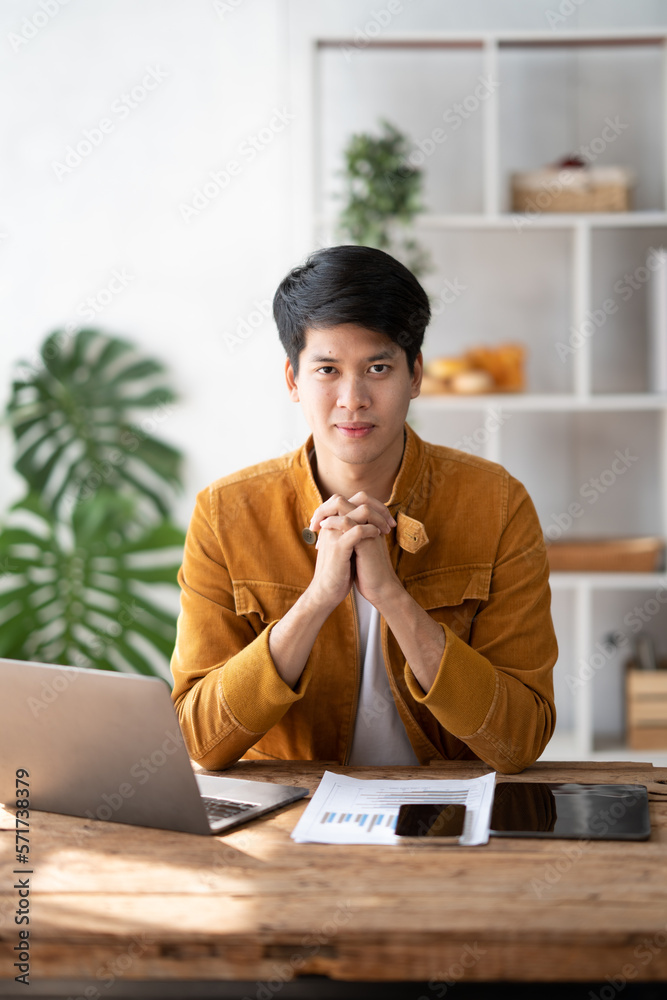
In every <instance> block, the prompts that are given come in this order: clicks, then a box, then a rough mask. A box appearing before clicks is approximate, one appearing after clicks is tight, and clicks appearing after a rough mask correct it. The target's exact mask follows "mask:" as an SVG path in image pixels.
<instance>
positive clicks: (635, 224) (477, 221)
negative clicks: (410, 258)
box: [414, 209, 667, 232]
mask: <svg viewBox="0 0 667 1000" xmlns="http://www.w3.org/2000/svg"><path fill="white" fill-rule="evenodd" d="M414 223H415V226H416V227H417V228H419V229H510V230H512V229H513V230H516V231H517V232H522V231H524V230H525V229H526V228H527V227H531V228H533V229H572V228H575V227H576V226H582V225H586V226H589V227H590V228H591V229H614V228H618V229H633V228H634V229H644V228H653V227H656V226H667V212H664V211H661V210H658V209H652V210H650V211H648V210H647V211H645V212H541V211H536V212H499V213H498V214H497V215H490V214H484V213H479V214H464V213H455V212H454V213H449V214H446V215H438V214H437V213H423V214H422V215H417V216H416V217H415V220H414Z"/></svg>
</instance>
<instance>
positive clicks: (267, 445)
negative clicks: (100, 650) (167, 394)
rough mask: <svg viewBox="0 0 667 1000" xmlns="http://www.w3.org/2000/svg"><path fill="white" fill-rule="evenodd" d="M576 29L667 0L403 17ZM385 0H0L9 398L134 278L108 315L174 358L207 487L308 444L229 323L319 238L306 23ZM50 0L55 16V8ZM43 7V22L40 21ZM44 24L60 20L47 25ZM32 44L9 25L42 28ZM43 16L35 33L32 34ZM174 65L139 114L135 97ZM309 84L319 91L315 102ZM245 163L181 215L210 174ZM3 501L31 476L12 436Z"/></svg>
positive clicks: (362, 20) (537, 3)
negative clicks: (56, 334)
mask: <svg viewBox="0 0 667 1000" xmlns="http://www.w3.org/2000/svg"><path fill="white" fill-rule="evenodd" d="M567 3H569V7H570V8H571V9H573V11H574V13H572V14H571V15H568V16H564V17H563V22H562V23H559V24H558V27H560V28H562V29H563V30H568V29H570V28H575V27H582V26H591V27H601V26H607V27H611V26H637V27H638V26H642V27H644V26H645V27H648V26H662V25H664V24H665V23H667V6H666V5H664V4H663V3H661V2H660V0H644V2H640V0H580V2H579V3H577V2H576V0H551V2H549V0H477V2H473V0H468V2H466V3H465V4H462V3H461V2H459V0H446V2H441V0H403V3H402V6H401V13H400V16H397V17H396V18H395V23H394V24H392V28H393V29H395V30H408V29H411V28H421V29H427V28H441V29H459V30H473V29H483V28H494V29H495V28H507V29H514V28H527V29H528V28H530V29H548V28H549V27H550V22H549V19H548V15H549V12H551V15H552V18H551V19H552V20H553V16H554V15H555V16H558V17H560V16H561V15H560V14H559V13H558V12H559V7H560V8H562V9H563V10H567V9H568V7H567V6H564V4H567ZM385 7H386V4H385V2H384V0H374V2H372V0H371V2H368V0H363V2H361V0H319V2H318V0H227V2H225V0H207V2H205V0H199V2H190V3H186V2H185V0H181V2H179V0H142V2H140V3H139V2H137V0H134V2H133V0H96V2H94V3H92V2H88V3H85V2H84V0H69V2H68V3H67V4H65V5H64V6H62V7H61V6H59V3H58V0H17V2H11V3H9V2H6V3H4V4H2V6H1V7H0V45H1V46H2V58H1V59H0V92H1V93H2V94H3V97H4V100H3V102H2V108H1V110H0V129H1V134H2V138H3V141H2V145H1V147H0V158H1V163H2V169H1V173H0V176H1V181H2V192H3V195H4V198H3V202H2V205H1V206H0V234H1V236H0V268H1V271H0V274H1V276H0V309H1V311H2V327H1V331H2V332H1V333H0V405H2V406H4V403H5V401H6V398H7V391H8V384H9V379H10V372H11V366H12V364H13V363H14V362H15V361H16V360H18V359H21V358H30V357H31V356H32V355H33V353H34V351H35V348H36V346H37V345H38V344H39V342H40V341H41V340H42V339H43V337H44V336H45V335H46V334H47V333H48V332H49V331H51V330H52V329H55V328H56V327H59V326H63V325H65V324H67V323H75V322H77V321H80V319H81V316H80V312H79V311H78V307H79V306H80V304H81V303H82V302H83V301H84V300H85V299H86V298H87V297H88V296H97V295H98V294H99V293H100V292H101V291H103V290H104V289H105V288H106V286H107V285H108V283H109V281H110V279H111V277H112V272H113V271H114V269H117V270H120V271H124V272H125V273H126V275H128V276H131V280H129V282H128V284H127V287H125V288H124V289H123V290H122V291H121V292H120V293H119V294H118V295H116V296H114V298H113V301H111V302H110V303H109V304H108V305H107V306H106V307H105V308H104V309H103V310H102V311H100V312H99V314H98V316H97V319H96V322H97V323H98V325H100V326H102V327H103V328H105V329H107V330H109V331H110V332H113V333H116V334H119V335H122V336H127V337H129V338H131V339H132V340H134V341H135V342H137V343H138V344H139V345H140V346H141V347H142V349H144V350H145V351H147V352H149V353H151V354H155V355H157V356H159V357H161V358H162V359H164V361H165V362H166V363H167V365H168V366H169V367H170V368H171V370H172V372H173V378H174V382H175V384H176V386H177V388H178V391H179V392H180V395H181V403H180V405H179V407H178V408H177V409H176V411H175V412H174V414H173V415H172V416H171V417H170V418H169V419H168V421H165V422H164V423H163V424H162V433H163V436H164V437H165V438H166V439H167V440H169V441H171V442H173V443H175V444H177V445H179V446H180V447H182V448H183V449H184V450H185V451H186V454H187V482H186V493H185V496H184V497H183V499H182V501H181V504H180V506H179V510H178V517H179V519H180V520H181V521H182V523H183V524H185V523H187V518H188V515H189V511H190V509H191V507H192V501H193V498H194V494H195V492H196V491H197V490H198V489H200V488H201V487H202V486H204V485H205V484H206V483H207V482H209V481H210V480H212V479H213V478H215V477H216V476H218V475H221V474H224V473H226V472H229V471H232V470H233V469H235V468H238V467H240V466H242V465H246V464H249V463H251V462H254V461H258V460H260V459H262V458H265V457H268V456H270V455H272V454H276V453H279V452H282V451H285V450H287V449H288V448H291V447H294V446H295V445H296V444H297V443H298V442H299V441H300V440H301V439H302V438H303V436H304V434H305V426H304V424H303V421H302V419H301V418H300V416H299V415H298V413H297V411H296V408H295V407H294V406H293V404H290V403H289V402H288V400H287V397H286V393H285V390H284V388H283V380H282V360H283V355H282V350H281V348H280V345H279V342H278V339H277V335H276V332H275V329H274V326H273V323H272V322H271V321H270V320H269V319H266V320H264V321H263V322H262V323H261V324H259V325H258V326H257V328H256V329H255V330H254V332H253V333H252V335H251V336H249V337H248V338H247V339H246V340H245V341H244V342H243V343H241V344H240V345H238V346H237V347H236V348H235V349H234V350H233V351H232V350H230V348H229V347H228V346H227V345H226V342H225V335H226V334H230V333H234V332H235V330H236V329H237V327H238V325H239V323H240V322H241V321H242V320H246V321H247V320H248V319H249V318H251V319H253V318H256V317H251V314H252V313H253V312H254V311H255V310H256V303H260V305H264V307H266V303H267V302H268V301H269V300H270V299H271V297H272V295H273V291H274V289H275V286H276V284H277V283H278V281H279V280H280V278H281V277H282V276H283V274H284V273H285V272H286V270H287V269H288V268H289V267H290V266H291V265H292V264H293V263H295V262H296V261H297V260H298V259H300V258H301V257H302V256H303V255H305V253H307V252H308V250H310V249H311V247H310V246H309V245H307V237H306V236H305V233H306V231H307V228H306V226H305V225H304V220H305V219H306V218H307V213H308V205H307V204H304V201H303V197H302V192H301V189H300V184H299V182H298V181H299V178H300V177H301V176H302V174H303V171H302V169H301V168H302V163H301V157H302V155H303V150H302V147H301V145H300V142H299V135H300V134H302V133H303V121H302V120H300V119H299V114H303V113H304V110H303V109H304V107H305V103H304V95H302V94H299V93H298V89H296V87H295V81H296V79H297V74H296V73H295V72H291V75H290V71H291V70H294V69H295V68H297V69H298V65H299V60H300V58H301V52H302V51H303V49H302V46H303V44H304V42H305V40H306V38H307V37H308V35H309V34H310V33H317V32H324V31H328V32H335V31H340V32H344V33H345V34H348V35H349V34H352V35H353V36H354V34H355V32H356V31H357V30H359V31H363V30H364V26H365V25H366V24H367V23H368V22H369V20H371V19H372V18H373V16H374V15H375V14H376V13H377V11H379V10H382V9H384V8H385ZM45 8H46V13H45ZM26 19H28V21H26ZM44 21H46V22H47V23H44V24H43V23H42V22H44ZM29 22H34V23H35V24H37V29H36V30H34V31H32V34H34V37H32V38H30V39H29V40H27V41H25V42H17V40H16V38H12V36H20V34H21V32H22V31H23V32H24V33H26V34H28V33H30V32H31V27H30V23H29ZM33 27H34V26H33ZM151 68H152V69H153V70H156V72H157V75H158V77H160V76H162V75H164V79H162V80H161V82H159V83H158V84H157V85H156V86H155V89H154V90H153V91H151V92H147V94H146V98H145V100H144V101H142V103H141V104H140V105H139V106H137V107H135V108H133V109H131V110H130V111H129V113H124V112H121V111H119V110H117V109H118V108H119V105H118V103H117V102H118V101H119V100H120V101H121V102H122V100H123V97H122V95H123V94H124V93H126V92H128V91H131V90H132V88H134V87H136V86H138V85H140V84H141V81H142V78H143V77H144V76H145V74H146V73H147V72H148V70H149V69H151ZM306 96H307V95H306ZM275 109H279V110H280V111H284V112H286V114H285V115H284V117H288V116H289V115H291V114H294V115H295V118H294V121H293V122H288V123H287V124H286V125H285V126H284V128H283V129H282V131H280V132H277V131H276V132H275V134H274V137H273V138H272V140H271V141H270V142H268V143H267V144H266V145H265V146H264V147H263V148H262V149H261V151H259V152H258V153H257V155H256V156H255V157H254V158H253V159H252V160H251V159H250V157H249V154H248V153H245V152H244V150H246V149H247V148H248V147H247V145H245V144H247V143H248V141H249V140H250V139H251V137H252V136H253V135H255V134H257V133H258V132H259V130H260V129H263V128H266V127H268V126H269V124H270V123H271V121H272V119H273V121H274V123H275V124H278V122H277V120H276V119H275V118H274V114H275ZM103 118H107V119H109V120H110V121H111V123H112V126H113V128H112V131H111V132H109V133H108V134H106V135H104V138H103V140H102V141H101V142H100V143H99V145H98V146H97V147H96V148H94V149H93V150H92V152H91V153H90V155H89V156H86V157H85V158H84V159H83V160H82V162H81V163H80V164H79V165H78V166H76V167H75V168H74V169H72V171H71V172H70V173H67V174H65V175H64V176H61V177H60V179H59V178H58V177H57V176H56V172H55V170H54V167H53V163H54V161H59V162H62V161H63V157H64V155H65V151H66V147H67V146H68V145H74V146H76V144H77V143H78V142H79V141H80V140H81V139H82V138H83V134H84V130H86V129H92V128H94V127H95V126H97V125H98V123H99V122H100V119H103ZM230 160H236V161H237V162H238V163H239V164H240V173H239V174H238V175H237V176H235V177H233V178H231V180H230V183H229V184H228V186H227V187H226V188H225V189H224V190H222V191H220V192H219V193H218V194H217V196H216V197H214V198H213V199H211V200H210V201H209V203H208V205H207V207H206V208H205V209H203V210H202V211H201V212H200V214H199V215H198V216H197V217H196V218H194V219H192V220H191V221H190V222H189V223H186V221H184V219H183V218H182V215H181V211H180V206H181V205H182V204H185V203H191V202H192V198H193V194H194V191H195V189H196V188H198V187H201V186H202V185H203V184H205V183H206V182H207V181H208V180H209V179H210V178H209V172H210V171H219V170H220V169H222V168H223V167H224V166H225V164H227V163H228V162H229V161H230ZM0 448H1V449H2V451H1V454H0V510H3V509H4V508H5V507H6V505H7V503H8V502H9V500H10V499H15V498H16V497H17V496H18V495H19V493H20V489H21V483H20V481H18V480H17V479H16V478H15V477H13V475H12V474H11V470H10V467H11V441H10V438H9V435H8V433H7V431H6V429H3V430H2V431H0Z"/></svg>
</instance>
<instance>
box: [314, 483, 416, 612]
mask: <svg viewBox="0 0 667 1000" xmlns="http://www.w3.org/2000/svg"><path fill="white" fill-rule="evenodd" d="M395 526H396V521H395V520H394V518H393V517H392V515H391V513H390V512H389V511H388V510H387V508H386V507H385V505H384V504H383V503H381V501H380V500H376V499H375V497H372V496H370V495H369V494H368V493H365V492H363V491H362V492H360V493H355V494H354V496H352V497H350V498H349V499H346V498H345V497H343V496H341V495H340V494H334V495H333V496H331V497H329V499H328V500H326V501H325V502H324V503H323V504H320V506H319V507H318V508H317V510H316V511H315V513H314V514H313V516H312V518H311V521H310V527H311V529H312V530H313V531H319V536H318V539H317V544H316V548H317V550H318V554H317V563H316V566H315V573H314V576H313V583H312V586H313V587H314V588H315V589H316V590H320V591H321V594H322V598H323V599H325V600H326V599H328V601H329V602H330V603H331V604H332V606H337V605H338V604H340V602H341V601H342V600H344V599H345V597H347V595H348V593H349V591H350V588H351V587H352V584H353V583H355V584H356V586H357V589H358V591H359V593H360V594H361V595H362V596H363V597H365V598H366V600H367V601H370V603H371V604H373V605H374V606H375V607H376V608H378V610H379V611H381V610H382V607H381V606H382V604H383V602H384V601H386V600H389V599H390V598H391V596H392V595H394V594H395V593H396V589H397V588H399V589H400V590H402V589H403V587H402V585H401V583H400V581H399V579H398V577H397V576H396V574H395V572H394V568H393V566H392V564H391V559H390V556H389V549H388V547H387V543H386V541H385V536H386V535H388V534H389V533H390V532H391V530H392V528H394V527H395Z"/></svg>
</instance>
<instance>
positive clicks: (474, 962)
mask: <svg viewBox="0 0 667 1000" xmlns="http://www.w3.org/2000/svg"><path fill="white" fill-rule="evenodd" d="M325 769H329V770H333V771H338V772H340V773H346V774H351V775H354V776H355V777H361V778H371V777H372V778H382V777H394V778H395V777H401V778H423V777H424V768H419V767H390V768H389V767H388V768H363V767H341V766H339V765H337V764H334V763H331V764H326V763H321V762H319V763H312V762H299V761H297V762H269V761H266V762H265V761H247V762H239V763H238V764H235V765H234V766H232V767H230V768H229V769H228V770H227V771H225V774H226V775H229V776H231V777H249V778H254V779H259V780H263V781H278V782H282V783H285V784H296V785H307V786H308V787H309V788H310V789H311V792H312V791H314V790H315V788H316V787H317V785H318V783H319V780H320V778H321V776H322V774H323V772H324V770H325ZM486 771H488V768H487V767H485V766H484V765H482V764H475V763H471V762H451V763H448V762H439V763H437V764H434V765H432V766H431V767H430V768H429V769H428V774H429V775H432V776H433V777H438V778H445V777H449V778H470V777H476V776H478V775H480V774H483V773H485V772H486ZM498 780H499V781H502V780H512V781H580V782H581V781H584V782H585V781H593V782H601V783H606V782H610V783H633V782H638V783H641V784H645V785H646V786H647V788H648V790H649V800H650V810H651V823H652V833H651V838H650V840H648V841H646V842H642V843H627V842H620V841H603V842H599V841H596V842H587V841H565V840H563V841H557V840H552V841H546V840H539V839H528V840H524V839H500V838H498V839H496V838H492V840H491V842H490V843H489V844H488V845H486V846H483V847H468V848H464V847H455V848H448V849H443V848H442V847H438V846H431V845H429V844H424V845H419V846H417V847H416V846H414V845H410V846H408V845H405V846H403V845H402V846H400V847H377V846H371V845H368V846H367V845H358V846H357V845H355V846H342V845H323V844H295V843H294V842H293V841H292V840H291V839H290V833H291V831H292V829H293V828H294V826H295V824H296V822H297V820H298V818H299V817H300V815H301V813H302V812H303V810H304V809H305V808H306V804H307V800H306V799H303V800H301V801H299V802H296V803H293V804H291V805H289V806H286V807H284V808H283V809H281V810H280V811H278V812H276V813H273V814H271V815H269V816H267V817H265V818H262V819H260V820H257V821H255V822H253V823H249V824H247V825H246V826H244V827H240V828H238V829H237V830H234V831H231V832H230V833H228V834H226V835H224V836H216V837H196V836H191V835H188V834H182V833H171V832H169V831H164V830H150V829H145V828H141V827H130V826H123V825H120V824H113V823H104V822H98V821H92V820H84V819H78V818H73V817H69V816H60V815H55V814H50V813H39V812H33V813H32V814H31V821H30V822H31V831H30V844H31V868H32V869H33V871H34V874H33V875H32V876H31V911H30V921H31V922H30V943H31V953H32V960H31V980H32V981H35V980H39V979H66V978H70V977H71V978H76V979H79V980H81V979H85V978H90V979H91V980H92V981H94V982H99V983H104V982H110V981H111V979H117V978H120V977H122V976H126V977H128V978H130V979H133V980H134V979H169V978H178V979H201V980H204V979H226V980H230V979H231V980H255V981H266V982H270V981H276V980H277V981H278V982H283V983H284V982H286V981H288V980H289V979H290V978H292V976H294V975H300V974H301V975H302V974H324V975H327V976H330V977H331V978H334V979H342V980H346V979H347V980H373V981H381V980H410V979H412V980H419V981H426V980H430V981H432V982H434V983H448V982H449V983H453V982H458V981H463V980H468V981H470V980H473V981H489V980H513V981H522V980H525V981H535V982H537V981H549V980H558V981H564V980H572V981H595V980H598V981H602V980H604V979H605V977H614V976H616V977H619V976H624V977H625V978H626V979H628V980H629V979H633V980H638V981H640V980H666V981H667V769H660V768H654V767H652V765H650V764H636V763H632V762H619V763H604V764H598V763H595V764H591V763H576V762H569V761H568V762H566V763H554V762H545V763H537V764H535V765H534V766H533V767H531V768H529V769H528V770H526V771H524V772H523V773H522V774H520V775H516V776H512V777H511V778H504V777H503V776H498ZM0 845H1V846H2V853H1V854H0V857H1V858H2V873H3V878H2V883H1V889H2V891H1V892H0V977H1V978H2V981H4V982H8V981H11V980H13V978H14V975H15V971H14V969H13V962H14V961H15V958H14V955H15V952H14V950H13V949H14V945H15V944H16V943H17V941H18V927H17V926H16V925H15V923H14V912H15V909H16V901H17V894H16V891H15V890H14V889H13V888H12V880H13V879H14V875H13V874H12V872H13V870H14V868H15V867H17V866H16V864H15V861H14V855H15V851H14V814H13V811H7V810H2V809H0ZM624 968H625V972H623V970H624ZM274 985H275V982H274ZM102 992H103V991H102Z"/></svg>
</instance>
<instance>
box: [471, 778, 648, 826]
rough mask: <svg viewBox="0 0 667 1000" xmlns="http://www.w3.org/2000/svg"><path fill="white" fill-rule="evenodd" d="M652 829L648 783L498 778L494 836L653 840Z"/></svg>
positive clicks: (494, 804) (494, 808) (494, 809)
mask: <svg viewBox="0 0 667 1000" xmlns="http://www.w3.org/2000/svg"><path fill="white" fill-rule="evenodd" d="M650 834H651V824H650V821H649V812H648V793H647V791H646V786H645V785H580V784H574V783H573V784H561V783H558V782H544V781H503V782H499V783H498V784H496V791H495V795H494V800H493V811H492V813H491V835H492V836H494V837H553V838H558V839H561V838H565V839H577V840H579V839H584V840H647V839H648V837H649V836H650Z"/></svg>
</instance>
